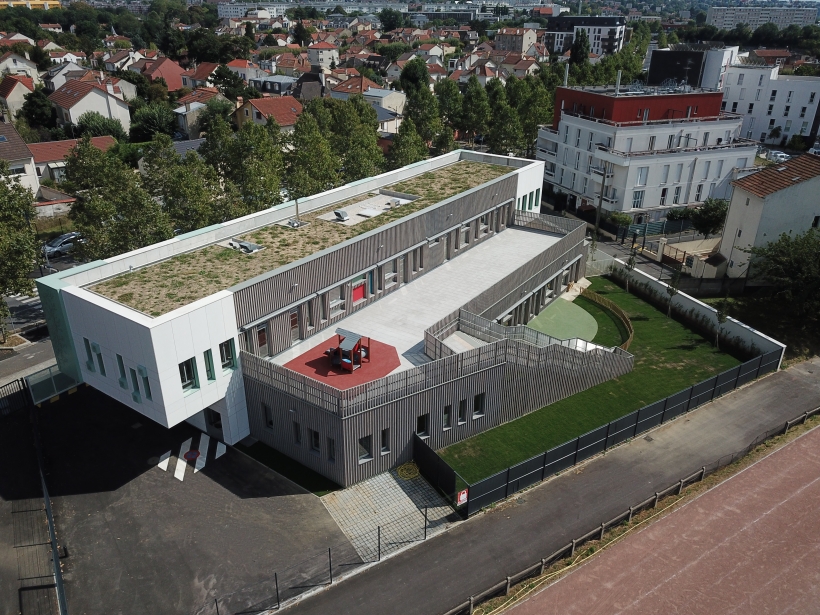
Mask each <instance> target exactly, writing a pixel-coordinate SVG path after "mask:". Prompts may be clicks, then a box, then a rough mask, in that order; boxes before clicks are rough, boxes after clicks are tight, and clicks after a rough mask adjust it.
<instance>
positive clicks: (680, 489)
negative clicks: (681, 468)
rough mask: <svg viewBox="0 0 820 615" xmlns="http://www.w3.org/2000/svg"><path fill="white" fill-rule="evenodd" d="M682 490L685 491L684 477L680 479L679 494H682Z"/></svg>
mask: <svg viewBox="0 0 820 615" xmlns="http://www.w3.org/2000/svg"><path fill="white" fill-rule="evenodd" d="M682 491H683V479H680V482H679V483H678V495H680V494H681V492H682Z"/></svg>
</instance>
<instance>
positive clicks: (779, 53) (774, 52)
mask: <svg viewBox="0 0 820 615" xmlns="http://www.w3.org/2000/svg"><path fill="white" fill-rule="evenodd" d="M755 55H756V56H757V57H759V58H788V57H790V56H791V55H792V52H791V51H789V50H788V49H755Z"/></svg>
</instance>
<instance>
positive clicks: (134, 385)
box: [128, 367, 140, 395]
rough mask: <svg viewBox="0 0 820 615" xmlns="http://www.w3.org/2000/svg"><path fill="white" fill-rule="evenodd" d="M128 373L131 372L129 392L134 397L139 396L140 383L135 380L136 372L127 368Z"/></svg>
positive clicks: (131, 368)
mask: <svg viewBox="0 0 820 615" xmlns="http://www.w3.org/2000/svg"><path fill="white" fill-rule="evenodd" d="M128 371H129V372H131V392H132V393H134V394H135V395H139V394H140V383H139V380H138V379H137V370H135V369H134V368H133V367H129V368H128Z"/></svg>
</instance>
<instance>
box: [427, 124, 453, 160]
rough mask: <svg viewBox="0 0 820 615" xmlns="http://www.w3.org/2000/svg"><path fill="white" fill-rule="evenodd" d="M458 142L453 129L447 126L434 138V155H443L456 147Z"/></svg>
mask: <svg viewBox="0 0 820 615" xmlns="http://www.w3.org/2000/svg"><path fill="white" fill-rule="evenodd" d="M455 146H456V143H455V139H454V138H453V129H452V128H450V127H449V126H445V127H444V128H442V129H441V131H440V132H439V133H438V134H437V135H436V138H435V139H433V155H434V156H441V155H442V154H446V153H448V152H451V151H453V149H455Z"/></svg>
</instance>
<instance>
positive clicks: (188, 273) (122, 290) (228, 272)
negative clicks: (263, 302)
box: [90, 160, 511, 316]
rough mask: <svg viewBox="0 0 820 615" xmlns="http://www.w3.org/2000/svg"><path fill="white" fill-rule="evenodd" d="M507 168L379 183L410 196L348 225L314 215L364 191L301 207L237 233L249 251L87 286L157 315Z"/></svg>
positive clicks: (196, 256)
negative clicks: (293, 214)
mask: <svg viewBox="0 0 820 615" xmlns="http://www.w3.org/2000/svg"><path fill="white" fill-rule="evenodd" d="M510 171H511V169H510V168H509V167H504V166H497V165H491V164H485V163H480V162H473V161H465V160H462V161H460V162H457V163H455V164H451V165H448V166H445V167H442V168H439V169H437V170H435V171H431V172H427V173H423V174H421V175H417V176H415V177H412V178H409V179H406V180H404V181H401V182H398V183H394V184H392V185H390V186H385V187H384V188H383V189H388V190H391V191H394V192H401V193H404V194H411V195H414V196H417V197H418V198H417V199H415V200H413V201H412V202H410V203H407V204H405V205H402V206H400V207H398V208H395V209H390V210H387V211H384V212H383V213H381V214H379V215H378V216H375V217H372V218H369V219H367V220H364V221H362V222H360V223H358V224H356V225H353V226H350V225H344V224H340V223H338V222H335V221H329V220H322V219H320V216H322V214H325V213H327V212H332V211H333V210H335V209H339V208H340V207H341V206H346V205H350V204H352V203H355V202H357V201H361V200H364V199H368V198H370V197H371V196H372V191H371V192H366V193H364V194H361V195H358V196H356V197H354V198H349V199H346V200H341V199H340V201H337V202H335V203H332V204H330V205H327V204H323V205H322V206H321V207H320V208H316V209H313V210H312V211H306V212H305V211H304V210H303V213H302V214H301V215H300V218H301V219H302V220H303V221H306V222H308V225H307V226H302V227H300V228H298V229H293V228H289V227H287V226H285V225H283V224H281V223H273V224H268V225H266V226H263V227H261V228H258V229H256V230H253V231H250V232H248V233H246V234H244V235H242V236H241V237H239V239H242V240H245V241H250V242H253V243H255V244H258V245H261V246H263V247H264V248H265V249H264V250H261V251H258V252H255V253H253V254H242V253H240V252H238V251H235V250H232V249H230V248H227V247H224V246H223V245H217V244H211V245H208V246H206V247H203V248H200V249H197V250H194V251H191V252H188V253H185V254H180V255H178V256H175V257H173V258H169V259H167V260H164V261H162V262H160V263H156V264H152V265H149V266H146V267H144V268H141V269H138V270H136V271H134V272H133V273H124V274H121V275H118V276H115V277H113V278H111V279H109V280H106V281H104V282H101V283H98V284H95V285H93V286H91V287H90V290H92V291H94V292H96V293H99V294H100V295H103V296H105V297H108V298H109V299H113V300H115V301H118V302H119V303H122V304H124V305H127V306H128V307H131V308H133V309H136V310H139V311H141V312H143V313H145V314H148V315H150V316H159V315H161V314H165V313H167V312H170V311H172V310H175V309H177V308H179V307H182V306H184V305H187V304H189V303H191V302H193V301H196V300H198V299H202V298H204V297H207V296H208V295H211V294H213V293H216V292H219V291H221V290H225V289H227V288H230V287H231V286H234V285H236V284H239V283H240V282H243V281H245V280H249V279H251V278H254V277H256V276H258V275H261V274H264V273H266V272H269V271H273V270H275V269H277V268H279V267H283V266H285V265H287V264H289V263H293V262H294V261H298V260H300V259H302V258H305V257H307V256H310V255H311V254H313V253H315V252H318V251H320V250H323V249H326V248H330V247H332V246H335V245H337V244H340V243H342V242H344V241H346V240H349V239H352V238H354V237H356V236H357V235H360V234H362V233H365V232H367V231H371V230H373V229H375V228H378V227H380V226H384V225H385V224H388V223H390V222H394V221H396V220H398V219H400V218H403V217H404V216H407V215H409V214H411V213H415V212H417V211H420V210H422V209H424V208H426V207H429V206H431V205H434V204H436V203H438V202H440V201H442V200H444V199H447V198H449V197H452V196H455V195H457V194H460V193H462V192H465V191H466V190H469V189H471V188H475V187H477V186H479V185H481V184H483V183H486V182H488V181H490V180H493V179H496V178H498V177H500V176H502V175H505V174H507V173H509V172H510ZM286 219H287V217H285V218H283V221H284V220H286ZM222 243H224V242H222Z"/></svg>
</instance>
